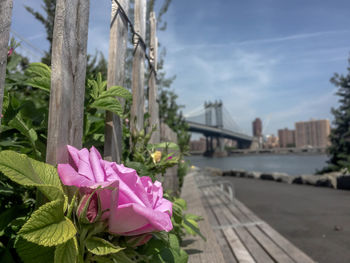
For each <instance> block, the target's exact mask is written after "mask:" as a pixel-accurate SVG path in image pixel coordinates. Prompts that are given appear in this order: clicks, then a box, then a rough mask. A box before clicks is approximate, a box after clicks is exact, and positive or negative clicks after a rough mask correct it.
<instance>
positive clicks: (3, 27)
mask: <svg viewBox="0 0 350 263" xmlns="http://www.w3.org/2000/svg"><path fill="white" fill-rule="evenodd" d="M111 5H112V6H111V10H112V12H111V25H110V38H109V54H108V77H107V82H108V83H107V88H109V87H111V86H116V85H118V86H124V84H125V73H124V72H125V60H126V50H127V41H128V35H129V33H130V34H132V36H133V44H134V57H133V65H132V95H133V103H132V108H131V118H130V126H131V129H132V130H133V131H140V130H142V129H144V127H143V121H144V119H143V115H144V113H145V109H144V105H145V103H144V101H145V95H144V88H145V87H144V83H145V79H144V76H145V58H146V59H147V60H148V62H149V63H148V64H149V67H148V70H149V76H150V77H149V81H148V86H149V98H148V105H149V107H148V108H149V114H150V123H151V125H157V126H158V127H160V124H159V112H158V103H157V87H156V65H157V46H158V43H157V36H156V18H155V14H154V12H151V13H150V22H149V25H150V48H149V53H148V54H147V46H146V43H145V41H144V39H145V35H146V0H135V4H134V18H135V21H134V23H132V22H131V21H130V19H129V18H128V16H127V14H128V10H129V0H118V1H117V0H114V1H112V4H111ZM89 6H90V1H89V0H57V5H56V14H55V24H54V31H53V43H52V56H51V57H52V66H51V67H52V75H51V92H50V106H49V107H50V108H49V124H48V140H47V155H46V161H47V162H48V163H50V164H53V165H56V164H57V163H65V162H67V161H68V153H67V150H66V145H67V144H69V145H73V146H75V147H77V148H81V147H82V136H83V116H84V112H83V111H84V94H85V77H86V63H87V41H88V24H89ZM11 10H12V0H1V1H0V112H1V109H2V101H3V93H4V83H5V73H6V60H7V50H8V42H9V30H10V24H11ZM106 26H107V25H106ZM129 29H130V30H129ZM121 103H122V104H123V101H121ZM134 120H136V121H135V122H134ZM159 141H160V131H159V128H158V130H157V131H156V132H155V133H154V134H153V136H152V138H151V142H152V143H157V142H159ZM121 142H122V124H121V120H120V118H119V117H118V116H117V115H115V114H113V113H111V112H107V113H106V126H105V145H104V157H105V158H106V159H108V160H110V161H116V162H118V163H120V161H121V153H122V144H121ZM173 176H175V175H173Z"/></svg>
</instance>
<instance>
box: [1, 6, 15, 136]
mask: <svg viewBox="0 0 350 263" xmlns="http://www.w3.org/2000/svg"><path fill="white" fill-rule="evenodd" d="M12 6H13V3H12V0H1V1H0V125H1V118H2V117H1V114H2V102H3V100H4V90H5V75H6V63H7V51H8V49H7V48H8V44H9V37H10V27H11V17H12ZM0 132H1V128H0Z"/></svg>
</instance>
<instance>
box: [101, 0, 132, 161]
mask: <svg viewBox="0 0 350 263" xmlns="http://www.w3.org/2000/svg"><path fill="white" fill-rule="evenodd" d="M119 4H120V5H121V7H122V8H123V9H124V11H125V12H126V14H128V10H129V0H119ZM118 8H119V7H118V5H117V4H116V3H115V2H114V1H112V15H111V28H110V33H109V54H108V77H107V87H108V88H110V87H112V86H124V80H125V59H126V45H127V40H128V24H127V21H126V19H125V18H124V17H123V15H122V13H121V10H119V11H118ZM120 102H121V103H122V105H124V100H122V99H120ZM121 156H122V123H121V119H120V118H119V116H118V115H116V114H113V113H112V112H109V111H107V112H106V127H105V144H104V157H105V159H107V160H110V161H115V162H117V163H120V162H121Z"/></svg>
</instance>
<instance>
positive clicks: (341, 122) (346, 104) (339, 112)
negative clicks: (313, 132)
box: [326, 59, 350, 171]
mask: <svg viewBox="0 0 350 263" xmlns="http://www.w3.org/2000/svg"><path fill="white" fill-rule="evenodd" d="M349 65H350V59H349ZM347 71H348V72H347V74H346V75H340V74H338V73H336V74H334V76H333V77H332V78H331V82H332V83H333V84H334V85H335V86H337V87H338V91H337V92H336V95H338V96H339V100H338V102H339V104H340V105H339V107H338V108H332V110H331V111H332V114H333V116H334V121H333V128H332V130H331V134H330V141H331V146H330V147H329V148H328V153H329V155H330V159H329V161H328V163H329V166H328V167H327V168H326V170H331V171H332V170H340V169H342V168H348V169H349V168H350V67H348V68H347Z"/></svg>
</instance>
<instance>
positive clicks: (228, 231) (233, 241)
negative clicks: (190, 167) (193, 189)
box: [203, 188, 255, 262]
mask: <svg viewBox="0 0 350 263" xmlns="http://www.w3.org/2000/svg"><path fill="white" fill-rule="evenodd" d="M210 190H211V191H212V193H211V194H210V192H208V191H210ZM203 191H204V192H205V193H206V195H207V199H208V201H209V203H210V205H211V206H212V207H213V211H214V214H215V215H216V216H217V219H218V221H219V223H220V225H229V224H230V223H235V222H236V221H235V222H230V221H229V220H227V218H226V217H225V215H224V213H223V210H222V207H218V206H215V204H217V203H218V202H219V199H218V198H217V196H216V195H215V194H214V192H215V188H209V189H206V190H203ZM222 232H223V234H224V236H225V237H226V239H227V241H228V244H229V246H230V247H231V249H232V251H233V254H234V256H235V257H236V259H237V261H238V262H255V260H254V259H253V257H252V256H251V255H250V253H249V251H248V250H247V248H246V247H245V246H244V245H243V243H242V242H241V240H240V239H239V237H238V236H237V234H236V233H235V231H234V230H233V229H232V228H230V227H227V228H225V229H222Z"/></svg>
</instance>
